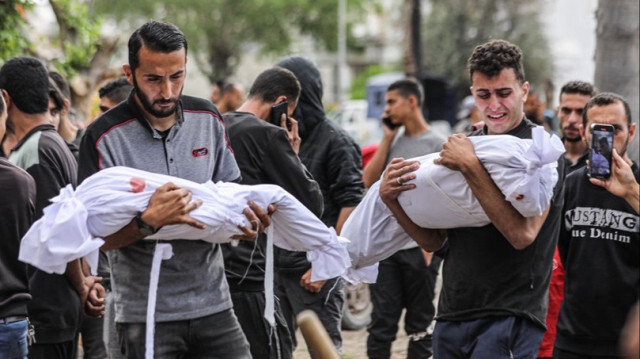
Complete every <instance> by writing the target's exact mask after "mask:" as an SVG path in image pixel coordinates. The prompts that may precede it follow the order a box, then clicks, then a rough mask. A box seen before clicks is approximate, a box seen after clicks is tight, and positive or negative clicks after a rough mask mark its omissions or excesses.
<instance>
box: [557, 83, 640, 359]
mask: <svg viewBox="0 0 640 359" xmlns="http://www.w3.org/2000/svg"><path fill="white" fill-rule="evenodd" d="M594 123H598V124H609V125H612V126H613V127H614V128H615V132H614V137H613V148H614V151H613V153H612V156H613V161H612V169H611V172H612V174H611V177H610V178H608V179H607V180H606V181H603V180H598V179H595V178H591V179H590V178H589V176H588V173H589V172H588V170H589V168H588V166H584V167H582V168H580V169H578V170H576V171H574V172H572V173H571V174H570V175H569V176H567V181H566V191H565V204H564V209H563V214H564V215H563V218H564V220H563V226H562V228H561V230H560V239H559V242H558V250H559V251H560V257H561V259H562V263H563V264H564V267H565V270H566V274H565V286H564V301H563V302H562V307H561V309H560V315H559V318H558V326H557V328H558V334H557V338H556V343H555V348H554V353H553V357H554V358H559V359H575V358H585V357H589V358H618V357H620V353H619V351H618V342H619V338H620V334H621V331H622V327H623V326H624V323H625V319H626V317H627V313H628V312H629V311H630V309H631V307H632V306H633V305H634V304H635V303H636V302H637V301H638V293H639V291H640V285H639V283H640V234H639V228H640V224H639V223H640V217H638V212H639V207H640V190H639V185H638V177H639V174H638V165H637V164H635V163H633V164H631V161H630V160H629V158H628V156H627V153H626V152H627V146H628V144H629V143H631V140H632V139H633V136H634V134H635V130H636V124H635V123H633V122H631V110H630V108H629V105H628V103H627V101H626V100H625V99H624V98H622V97H620V96H618V95H616V94H612V93H601V94H598V95H596V96H595V97H593V98H592V99H591V100H589V102H587V104H586V106H585V107H584V113H583V115H582V124H581V126H580V132H581V135H582V138H583V141H584V143H585V144H589V143H590V140H591V136H592V135H591V133H590V130H589V129H590V126H591V125H592V124H594ZM599 186H601V187H604V188H601V187H599ZM635 320H637V317H636V319H635Z"/></svg>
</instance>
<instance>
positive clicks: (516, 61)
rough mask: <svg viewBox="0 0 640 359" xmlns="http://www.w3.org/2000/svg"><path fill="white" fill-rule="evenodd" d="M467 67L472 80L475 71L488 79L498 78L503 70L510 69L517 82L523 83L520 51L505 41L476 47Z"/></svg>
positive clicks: (493, 41) (494, 41)
mask: <svg viewBox="0 0 640 359" xmlns="http://www.w3.org/2000/svg"><path fill="white" fill-rule="evenodd" d="M467 67H468V69H469V76H470V78H472V79H473V73H474V72H476V71H477V72H480V73H482V74H484V75H486V76H488V77H494V76H498V74H500V71H502V70H503V69H506V68H511V69H513V72H514V73H515V75H516V79H517V80H518V82H520V84H523V83H524V68H523V66H522V50H520V48H519V47H518V46H517V45H514V44H512V43H510V42H508V41H505V40H492V41H489V42H487V43H485V44H482V45H478V46H476V48H475V49H473V53H472V54H471V57H469V60H468V61H467Z"/></svg>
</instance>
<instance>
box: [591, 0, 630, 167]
mask: <svg viewBox="0 0 640 359" xmlns="http://www.w3.org/2000/svg"><path fill="white" fill-rule="evenodd" d="M638 8H639V6H638V0H615V1H612V0H600V1H599V2H598V10H597V12H596V18H597V21H598V25H597V28H596V36H597V38H596V54H595V62H596V68H595V76H594V84H595V86H596V87H597V88H598V90H599V91H607V92H615V93H617V94H619V95H621V96H623V97H624V98H626V99H627V101H628V102H629V106H630V107H631V118H632V119H633V121H634V122H635V123H636V124H637V123H638V114H639V108H640V103H639V101H640V98H639V97H640V89H639V88H638V77H639V75H640V73H639V55H638V52H639V51H640V47H639V45H638V31H639V27H638ZM628 150H629V156H630V157H631V158H632V159H633V160H634V161H636V162H637V161H638V134H636V136H635V138H634V142H632V143H631V144H630V145H629V149H628Z"/></svg>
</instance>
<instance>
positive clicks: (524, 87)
mask: <svg viewBox="0 0 640 359" xmlns="http://www.w3.org/2000/svg"><path fill="white" fill-rule="evenodd" d="M530 87H531V85H529V81H525V82H524V83H523V84H522V103H525V102H527V97H529V88H530Z"/></svg>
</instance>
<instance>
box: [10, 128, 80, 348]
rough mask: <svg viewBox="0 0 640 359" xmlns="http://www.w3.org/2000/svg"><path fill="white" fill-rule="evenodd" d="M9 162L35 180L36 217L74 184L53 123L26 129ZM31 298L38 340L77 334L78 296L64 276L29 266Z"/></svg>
mask: <svg viewBox="0 0 640 359" xmlns="http://www.w3.org/2000/svg"><path fill="white" fill-rule="evenodd" d="M9 161H11V162H13V163H14V164H16V165H17V166H19V167H22V168H23V169H24V170H26V171H27V172H28V173H29V174H30V175H31V176H32V177H33V179H34V180H35V183H36V203H35V210H36V212H35V213H36V216H35V218H36V220H37V219H38V218H40V217H41V216H42V210H43V209H44V208H45V207H46V206H48V205H49V204H50V201H49V200H50V199H51V198H53V197H55V196H57V195H58V193H59V192H60V188H62V187H64V186H66V185H67V184H72V185H75V184H76V173H77V163H76V160H75V158H74V157H73V154H71V151H69V148H68V147H67V144H66V143H65V142H64V140H63V139H62V137H60V135H59V134H58V133H57V132H56V130H55V128H54V127H53V125H49V124H47V125H40V126H37V127H35V128H34V129H32V130H31V131H29V133H27V134H26V135H25V136H24V137H23V138H22V139H21V140H20V141H19V142H18V144H17V145H16V147H15V148H14V149H13V150H12V151H11V154H10V155H9ZM28 269H29V270H28V273H29V286H30V290H31V295H32V297H33V299H32V300H31V302H29V304H28V309H29V317H30V320H31V323H32V324H33V325H34V327H35V329H36V340H37V342H38V343H60V342H65V341H69V340H73V339H74V338H75V336H76V333H77V330H78V327H79V323H80V319H81V313H82V310H81V308H80V298H79V297H78V293H77V292H76V291H75V289H74V288H73V287H72V285H71V283H70V282H69V280H68V279H67V278H66V277H65V276H64V275H58V274H47V273H45V272H43V271H41V270H38V269H35V268H33V267H29V268H28Z"/></svg>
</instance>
